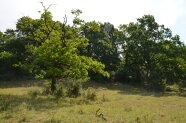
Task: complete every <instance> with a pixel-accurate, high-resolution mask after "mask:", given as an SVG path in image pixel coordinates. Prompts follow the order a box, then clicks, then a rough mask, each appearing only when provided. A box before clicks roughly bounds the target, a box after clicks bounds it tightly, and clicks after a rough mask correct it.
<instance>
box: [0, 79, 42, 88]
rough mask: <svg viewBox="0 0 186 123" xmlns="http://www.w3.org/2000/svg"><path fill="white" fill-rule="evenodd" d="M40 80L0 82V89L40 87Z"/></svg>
mask: <svg viewBox="0 0 186 123" xmlns="http://www.w3.org/2000/svg"><path fill="white" fill-rule="evenodd" d="M43 81H44V80H42V79H34V78H29V79H24V78H23V79H17V80H8V81H6V80H1V81H0V88H16V87H30V86H42V85H43Z"/></svg>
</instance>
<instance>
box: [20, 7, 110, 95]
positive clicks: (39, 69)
mask: <svg viewBox="0 0 186 123" xmlns="http://www.w3.org/2000/svg"><path fill="white" fill-rule="evenodd" d="M77 12H79V11H74V14H77ZM75 19H76V21H74V25H73V26H69V25H67V24H66V23H67V18H66V17H64V22H63V23H61V22H59V21H54V20H53V19H52V14H51V13H50V12H49V11H48V10H46V9H44V12H43V13H42V14H41V18H40V19H37V20H33V19H31V18H29V17H23V18H21V19H20V20H19V22H18V24H17V27H18V30H19V33H20V35H22V36H24V37H25V36H26V37H27V38H28V39H27V40H28V41H31V43H28V45H27V48H28V52H29V53H30V56H29V57H28V59H26V61H25V63H24V64H23V67H25V68H27V69H29V70H30V71H31V72H32V73H35V74H36V75H37V76H38V77H41V78H50V79H51V80H52V81H51V91H52V92H54V90H55V89H56V87H55V85H56V81H57V80H58V79H65V78H72V79H82V78H86V77H87V76H88V71H91V70H92V71H94V72H98V73H100V74H102V75H104V76H107V77H109V74H108V73H107V72H105V71H104V68H105V65H104V64H102V63H100V62H98V61H95V60H93V59H92V58H91V57H86V56H82V55H80V53H79V50H78V48H85V47H86V46H87V45H88V44H89V40H88V39H87V38H84V37H83V36H82V35H81V34H80V33H79V29H78V28H79V27H78V25H77V21H78V20H77V17H76V18H75ZM28 25H29V26H28ZM34 25H36V26H34ZM35 27H36V28H35Z"/></svg>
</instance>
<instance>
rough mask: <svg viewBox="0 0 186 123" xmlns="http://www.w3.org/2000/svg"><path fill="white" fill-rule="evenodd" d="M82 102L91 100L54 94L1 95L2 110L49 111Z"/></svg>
mask: <svg viewBox="0 0 186 123" xmlns="http://www.w3.org/2000/svg"><path fill="white" fill-rule="evenodd" d="M81 104H89V102H88V101H85V100H78V99H75V98H72V99H70V98H68V100H66V99H56V98H54V97H52V96H51V97H48V96H39V97H34V98H33V97H30V96H28V95H4V94H3V95H0V112H2V111H7V110H19V109H20V108H21V107H23V108H26V109H28V110H33V109H34V110H36V111H47V110H55V109H59V108H62V107H70V106H73V105H81Z"/></svg>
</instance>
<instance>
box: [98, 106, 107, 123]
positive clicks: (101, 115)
mask: <svg viewBox="0 0 186 123" xmlns="http://www.w3.org/2000/svg"><path fill="white" fill-rule="evenodd" d="M99 111H100V108H99V109H98V110H97V111H96V116H97V117H101V118H102V119H103V120H105V121H107V119H106V118H105V116H104V114H103V113H100V114H98V112H99Z"/></svg>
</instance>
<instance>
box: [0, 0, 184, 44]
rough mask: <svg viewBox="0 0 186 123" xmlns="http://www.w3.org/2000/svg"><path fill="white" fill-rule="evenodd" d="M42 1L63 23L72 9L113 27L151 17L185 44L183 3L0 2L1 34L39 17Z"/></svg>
mask: <svg viewBox="0 0 186 123" xmlns="http://www.w3.org/2000/svg"><path fill="white" fill-rule="evenodd" d="M41 1H42V2H43V3H44V4H45V6H46V7H47V6H49V5H50V4H54V5H52V7H51V8H50V11H51V12H52V14H53V17H54V19H55V20H59V21H63V17H64V16H65V14H66V15H67V18H68V21H70V20H71V19H72V18H73V17H72V15H71V14H70V13H71V10H72V9H80V10H82V11H83V14H82V15H81V18H82V19H83V20H85V21H93V20H96V21H100V22H110V23H112V24H114V25H115V26H116V27H118V26H119V25H120V24H128V23H130V22H136V19H137V18H139V17H142V16H143V15H145V14H150V15H153V16H154V17H155V19H156V21H157V22H158V23H159V24H163V25H165V27H168V28H170V29H171V30H172V32H173V34H174V35H175V34H178V35H179V36H180V38H181V41H183V42H184V43H185V44H186V0H0V31H5V30H6V29H7V28H12V29H15V25H16V23H17V20H18V19H19V18H21V17H23V16H30V17H31V18H34V19H36V18H39V13H38V11H40V10H42V9H43V8H42V6H41V4H40V2H41Z"/></svg>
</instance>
